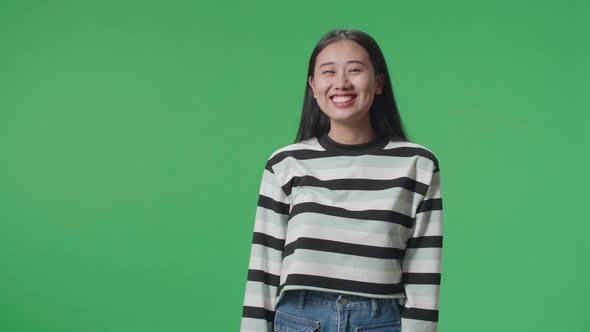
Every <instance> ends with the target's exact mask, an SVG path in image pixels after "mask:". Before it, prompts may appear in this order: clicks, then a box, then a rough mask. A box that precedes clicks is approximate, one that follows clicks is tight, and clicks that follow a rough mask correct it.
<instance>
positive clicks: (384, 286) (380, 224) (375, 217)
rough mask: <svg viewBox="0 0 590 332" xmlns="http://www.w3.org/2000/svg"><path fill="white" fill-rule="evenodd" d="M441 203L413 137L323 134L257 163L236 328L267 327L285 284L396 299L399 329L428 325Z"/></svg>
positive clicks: (434, 302) (428, 328)
mask: <svg viewBox="0 0 590 332" xmlns="http://www.w3.org/2000/svg"><path fill="white" fill-rule="evenodd" d="M442 230H443V210H442V196H441V181H440V173H439V166H438V160H437V158H436V157H435V155H434V153H433V152H432V151H431V150H429V149H428V148H426V147H424V146H422V145H419V144H417V143H413V142H409V141H404V140H401V139H400V140H393V139H388V138H386V139H375V140H373V141H371V142H368V143H363V144H341V143H338V142H336V141H334V140H332V139H331V138H330V137H329V136H328V135H327V133H325V134H323V135H320V136H319V137H312V138H310V139H307V140H304V141H301V142H298V143H293V144H289V145H287V146H284V147H282V148H280V149H278V150H276V151H274V152H273V153H272V154H271V155H270V156H269V158H268V159H267V161H266V166H265V168H264V170H263V174H262V181H261V184H260V192H259V196H258V206H257V209H256V217H255V220H254V231H253V233H254V235H253V238H252V245H251V249H250V260H249V266H248V275H247V280H246V287H245V295H244V305H243V311H242V318H241V325H240V331H255V332H262V331H272V330H273V323H274V315H275V306H276V304H277V303H279V301H280V300H281V298H282V297H283V296H284V294H285V291H288V290H294V289H312V290H319V291H326V292H336V293H341V294H352V295H360V296H366V297H375V298H400V302H401V303H402V305H403V307H402V308H401V309H402V311H401V328H402V332H436V331H437V330H438V307H439V294H440V280H441V268H442Z"/></svg>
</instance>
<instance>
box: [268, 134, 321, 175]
mask: <svg viewBox="0 0 590 332" xmlns="http://www.w3.org/2000/svg"><path fill="white" fill-rule="evenodd" d="M322 150H323V148H322V147H321V146H320V144H319V142H318V140H317V137H312V138H308V139H306V140H303V141H300V142H297V143H290V144H286V145H282V146H280V147H278V148H276V149H274V150H272V151H271V152H270V154H268V156H267V158H266V164H267V168H268V167H272V166H274V165H276V164H278V163H280V162H282V161H283V160H285V159H286V158H289V157H295V156H296V155H297V154H300V153H305V152H306V151H322Z"/></svg>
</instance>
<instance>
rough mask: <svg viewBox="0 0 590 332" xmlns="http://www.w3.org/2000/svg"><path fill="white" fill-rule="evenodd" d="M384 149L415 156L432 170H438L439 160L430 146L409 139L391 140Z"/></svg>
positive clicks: (393, 152)
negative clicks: (428, 164) (429, 165)
mask: <svg viewBox="0 0 590 332" xmlns="http://www.w3.org/2000/svg"><path fill="white" fill-rule="evenodd" d="M384 150H386V151H390V152H391V153H392V154H396V155H398V154H399V155H403V156H406V157H416V158H419V159H421V160H423V161H425V162H427V163H430V164H431V166H432V167H433V171H435V172H436V171H438V170H439V161H438V157H437V153H436V151H434V150H433V149H432V148H431V147H430V146H428V145H424V144H421V143H417V142H414V141H410V140H391V141H390V142H389V143H388V144H387V145H386V146H385V147H384Z"/></svg>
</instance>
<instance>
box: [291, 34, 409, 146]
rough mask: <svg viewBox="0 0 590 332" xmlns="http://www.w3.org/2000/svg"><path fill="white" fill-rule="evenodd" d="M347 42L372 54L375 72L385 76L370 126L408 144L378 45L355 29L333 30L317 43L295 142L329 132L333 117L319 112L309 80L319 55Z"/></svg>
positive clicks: (372, 108)
mask: <svg viewBox="0 0 590 332" xmlns="http://www.w3.org/2000/svg"><path fill="white" fill-rule="evenodd" d="M343 39H348V40H352V41H354V42H356V43H357V44H359V45H361V46H362V47H363V48H364V49H365V50H366V51H367V53H368V54H369V57H370V59H371V63H372V64H373V68H374V69H375V73H376V74H377V73H382V74H383V79H384V80H383V91H382V93H381V94H379V95H375V99H374V100H373V104H372V105H371V108H370V113H369V114H370V117H371V126H372V127H373V130H374V131H375V133H376V135H377V136H378V137H388V138H390V139H394V140H405V141H407V140H408V139H407V135H406V132H405V130H404V126H403V123H402V120H401V118H400V115H399V112H398V110H397V105H396V103H395V98H394V96H393V88H392V86H391V79H390V78H389V72H388V70H387V64H386V63H385V58H384V57H383V53H382V52H381V49H380V48H379V45H377V43H376V42H375V40H374V39H373V38H372V37H371V36H369V35H368V34H366V33H365V32H362V31H359V30H356V29H333V30H330V31H328V32H327V33H326V34H325V35H324V36H323V37H322V38H321V39H320V41H319V42H318V43H317V45H316V46H315V48H314V49H313V51H312V52H311V57H310V59H309V65H308V69H307V76H306V80H305V96H304V99H303V111H302V113H301V121H300V123H299V131H298V132H297V137H296V138H295V143H297V142H300V141H303V140H306V139H309V138H311V137H314V136H315V137H319V136H320V135H322V134H323V133H326V132H328V131H329V130H330V118H329V117H328V116H327V115H326V114H325V113H324V112H323V111H322V110H321V109H320V107H319V105H318V103H317V101H316V100H315V98H313V90H312V89H311V87H310V86H309V83H308V79H309V77H310V76H313V75H314V69H315V62H316V58H317V56H318V54H319V53H320V52H321V51H322V50H323V49H324V48H325V47H326V46H328V45H330V44H331V43H333V42H336V41H339V40H343Z"/></svg>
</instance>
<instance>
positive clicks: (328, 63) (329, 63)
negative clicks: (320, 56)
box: [320, 60, 367, 68]
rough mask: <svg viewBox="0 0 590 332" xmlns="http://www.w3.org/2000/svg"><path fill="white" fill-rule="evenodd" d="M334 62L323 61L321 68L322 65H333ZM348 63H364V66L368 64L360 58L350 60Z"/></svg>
mask: <svg viewBox="0 0 590 332" xmlns="http://www.w3.org/2000/svg"><path fill="white" fill-rule="evenodd" d="M334 63H335V62H333V61H332V62H325V63H322V64H321V65H320V68H321V67H322V66H327V65H333V64H334ZM347 63H360V64H361V65H363V66H365V67H366V66H367V65H366V64H365V63H364V62H362V61H359V60H350V61H348V62H347Z"/></svg>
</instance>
